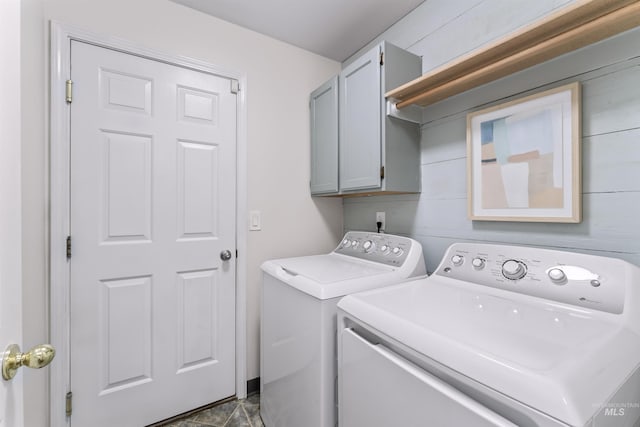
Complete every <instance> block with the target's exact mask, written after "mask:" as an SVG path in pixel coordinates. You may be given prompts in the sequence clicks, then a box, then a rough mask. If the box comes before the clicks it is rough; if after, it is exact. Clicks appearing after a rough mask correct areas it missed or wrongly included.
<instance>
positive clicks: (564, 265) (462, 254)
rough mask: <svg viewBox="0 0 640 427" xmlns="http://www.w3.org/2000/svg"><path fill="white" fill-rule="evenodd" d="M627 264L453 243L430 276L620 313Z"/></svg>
mask: <svg viewBox="0 0 640 427" xmlns="http://www.w3.org/2000/svg"><path fill="white" fill-rule="evenodd" d="M630 266H631V264H629V263H627V262H625V261H622V260H619V259H616V258H606V257H600V256H594V255H586V254H579V253H573V252H564V251H555V250H549V249H539V248H531V247H524V246H506V245H491V244H481V243H456V244H453V245H451V246H450V247H449V249H448V250H447V252H446V254H445V256H444V258H443V259H442V261H441V263H440V265H439V266H438V269H437V270H436V272H435V274H437V275H439V276H443V277H450V278H453V279H457V280H462V281H466V282H471V283H474V284H478V285H484V286H490V287H493V288H499V289H506V290H509V291H512V292H518V293H522V294H527V295H531V296H535V297H539V298H544V299H548V300H553V301H558V302H563V303H568V304H572V305H577V306H581V307H586V308H590V309H596V310H601V311H607V312H610V313H616V314H619V313H622V311H623V308H624V302H625V293H626V292H625V289H626V284H627V283H628V282H629V280H630V279H629V274H630V273H629V267H630Z"/></svg>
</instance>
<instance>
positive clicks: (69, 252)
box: [67, 236, 71, 260]
mask: <svg viewBox="0 0 640 427" xmlns="http://www.w3.org/2000/svg"><path fill="white" fill-rule="evenodd" d="M67 259H68V260H69V259H71V236H67Z"/></svg>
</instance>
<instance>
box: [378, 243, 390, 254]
mask: <svg viewBox="0 0 640 427" xmlns="http://www.w3.org/2000/svg"><path fill="white" fill-rule="evenodd" d="M389 251H390V249H389V246H388V245H382V246H380V252H382V253H383V254H385V255H387V254H388V253H389Z"/></svg>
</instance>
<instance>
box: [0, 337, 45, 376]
mask: <svg viewBox="0 0 640 427" xmlns="http://www.w3.org/2000/svg"><path fill="white" fill-rule="evenodd" d="M55 355H56V349H55V348H53V346H51V345H49V344H40V345H37V346H35V347H33V348H32V349H31V350H29V351H27V352H26V353H20V346H18V345H17V344H11V345H10V346H9V347H7V348H6V350H5V352H4V354H3V355H2V378H3V379H4V380H6V381H9V380H11V379H12V378H13V377H15V376H16V372H18V368H19V367H21V366H26V367H27V368H33V369H40V368H44V367H45V366H47V365H48V364H49V363H51V361H52V360H53V358H54V357H55Z"/></svg>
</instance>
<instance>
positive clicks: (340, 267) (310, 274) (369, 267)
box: [274, 254, 394, 285]
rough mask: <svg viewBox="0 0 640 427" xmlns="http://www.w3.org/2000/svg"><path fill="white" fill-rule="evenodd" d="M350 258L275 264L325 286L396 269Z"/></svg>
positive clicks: (289, 260) (303, 259)
mask: <svg viewBox="0 0 640 427" xmlns="http://www.w3.org/2000/svg"><path fill="white" fill-rule="evenodd" d="M349 258H351V257H349ZM349 258H347V257H345V256H338V255H334V254H328V255H316V256H308V257H298V258H287V259H281V260H275V261H274V262H275V263H277V264H279V265H280V266H281V267H282V268H284V269H285V270H286V271H287V272H289V273H292V274H295V275H300V276H304V277H306V278H307V279H309V280H313V281H314V282H318V283H320V284H323V285H326V284H329V283H336V282H342V281H344V280H352V279H358V278H365V277H368V276H373V275H376V274H382V273H388V272H390V271H394V268H392V267H388V266H385V265H382V264H378V263H372V262H366V263H365V262H362V261H360V260H356V259H349Z"/></svg>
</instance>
